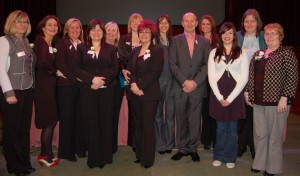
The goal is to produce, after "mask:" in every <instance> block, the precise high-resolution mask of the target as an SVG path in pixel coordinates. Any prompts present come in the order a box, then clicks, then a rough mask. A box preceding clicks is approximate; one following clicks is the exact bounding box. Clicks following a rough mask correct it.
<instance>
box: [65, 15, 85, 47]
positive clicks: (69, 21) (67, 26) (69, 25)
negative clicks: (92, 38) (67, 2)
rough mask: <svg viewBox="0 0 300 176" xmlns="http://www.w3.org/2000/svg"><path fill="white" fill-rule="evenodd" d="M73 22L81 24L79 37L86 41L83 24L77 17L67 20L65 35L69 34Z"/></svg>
mask: <svg viewBox="0 0 300 176" xmlns="http://www.w3.org/2000/svg"><path fill="white" fill-rule="evenodd" d="M73 22H77V23H78V24H79V26H80V35H79V37H78V39H79V40H81V41H82V42H84V39H83V29H82V24H81V22H80V20H79V19H77V18H70V19H68V21H67V22H66V24H65V26H64V32H63V35H64V36H65V37H66V36H68V32H69V29H70V27H71V26H72V23H73Z"/></svg>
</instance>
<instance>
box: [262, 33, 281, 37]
mask: <svg viewBox="0 0 300 176" xmlns="http://www.w3.org/2000/svg"><path fill="white" fill-rule="evenodd" d="M264 35H265V37H274V36H276V35H278V33H276V32H270V33H264Z"/></svg>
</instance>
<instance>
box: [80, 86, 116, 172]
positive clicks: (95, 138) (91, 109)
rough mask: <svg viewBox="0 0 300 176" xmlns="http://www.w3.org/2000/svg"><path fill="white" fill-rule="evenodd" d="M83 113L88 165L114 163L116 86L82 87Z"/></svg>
mask: <svg viewBox="0 0 300 176" xmlns="http://www.w3.org/2000/svg"><path fill="white" fill-rule="evenodd" d="M80 100H81V113H82V117H83V119H84V122H83V124H84V130H85V138H86V141H87V150H88V159H87V165H88V166H89V167H91V168H93V167H98V166H99V165H103V164H109V163H112V122H113V120H112V119H113V103H114V87H107V88H103V89H98V90H92V89H80Z"/></svg>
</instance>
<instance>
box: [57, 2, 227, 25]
mask: <svg viewBox="0 0 300 176" xmlns="http://www.w3.org/2000/svg"><path fill="white" fill-rule="evenodd" d="M187 11H191V12H194V13H195V14H196V15H197V16H198V18H200V17H201V16H202V15H204V14H210V15H212V16H213V17H214V18H215V20H216V23H217V24H220V23H222V21H223V20H224V17H225V1H224V0H105V1H100V0H57V1H56V12H57V16H58V17H59V18H60V20H61V21H62V22H63V23H64V22H65V21H67V20H68V19H69V18H71V17H76V18H79V19H80V20H81V22H82V23H83V24H88V22H89V20H91V19H92V18H100V19H102V20H103V21H104V22H108V21H115V22H117V23H118V24H121V25H122V24H127V22H128V17H129V16H130V15H131V14H132V13H134V12H137V13H140V14H141V15H142V16H143V17H144V19H151V20H153V21H155V20H156V18H157V16H158V15H160V14H161V13H167V14H169V15H170V17H171V18H172V23H173V24H174V25H181V18H182V15H183V14H184V13H185V12H187Z"/></svg>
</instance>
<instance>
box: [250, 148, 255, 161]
mask: <svg viewBox="0 0 300 176" xmlns="http://www.w3.org/2000/svg"><path fill="white" fill-rule="evenodd" d="M250 152H251V157H252V159H254V158H255V150H254V149H250Z"/></svg>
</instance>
